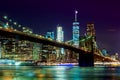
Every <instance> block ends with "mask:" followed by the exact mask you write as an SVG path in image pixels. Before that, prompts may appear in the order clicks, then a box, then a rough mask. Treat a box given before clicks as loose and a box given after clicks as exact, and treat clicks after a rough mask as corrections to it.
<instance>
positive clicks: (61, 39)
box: [56, 25, 64, 42]
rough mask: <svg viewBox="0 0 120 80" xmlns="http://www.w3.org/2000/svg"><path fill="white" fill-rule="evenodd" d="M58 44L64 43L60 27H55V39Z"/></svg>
mask: <svg viewBox="0 0 120 80" xmlns="http://www.w3.org/2000/svg"><path fill="white" fill-rule="evenodd" d="M56 40H57V41H58V42H63V41H64V32H63V30H62V27H61V26H59V25H58V26H57V39H56Z"/></svg>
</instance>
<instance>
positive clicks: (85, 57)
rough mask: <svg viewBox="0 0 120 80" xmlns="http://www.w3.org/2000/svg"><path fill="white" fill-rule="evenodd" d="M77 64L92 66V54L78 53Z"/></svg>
mask: <svg viewBox="0 0 120 80" xmlns="http://www.w3.org/2000/svg"><path fill="white" fill-rule="evenodd" d="M78 62H79V66H80V67H92V66H94V55H93V53H92V52H89V53H79V61H78Z"/></svg>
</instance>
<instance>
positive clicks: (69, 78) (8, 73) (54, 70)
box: [0, 66, 120, 80]
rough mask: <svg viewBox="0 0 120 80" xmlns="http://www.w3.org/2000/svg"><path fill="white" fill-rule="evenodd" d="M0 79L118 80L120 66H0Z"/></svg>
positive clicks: (119, 78)
mask: <svg viewBox="0 0 120 80" xmlns="http://www.w3.org/2000/svg"><path fill="white" fill-rule="evenodd" d="M0 80H120V67H78V66H43V67H39V66H0Z"/></svg>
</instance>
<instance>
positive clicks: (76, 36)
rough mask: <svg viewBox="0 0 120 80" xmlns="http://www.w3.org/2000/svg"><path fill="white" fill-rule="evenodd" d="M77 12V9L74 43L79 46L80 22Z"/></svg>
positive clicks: (74, 24) (74, 23)
mask: <svg viewBox="0 0 120 80" xmlns="http://www.w3.org/2000/svg"><path fill="white" fill-rule="evenodd" d="M77 13H78V11H76V10H75V21H74V22H73V45H74V46H75V47H79V37H80V35H79V22H78V21H77Z"/></svg>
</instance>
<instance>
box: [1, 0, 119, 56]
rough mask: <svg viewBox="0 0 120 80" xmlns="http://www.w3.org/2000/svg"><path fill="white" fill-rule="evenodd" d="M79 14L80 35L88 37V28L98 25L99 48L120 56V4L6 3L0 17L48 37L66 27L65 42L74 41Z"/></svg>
mask: <svg viewBox="0 0 120 80" xmlns="http://www.w3.org/2000/svg"><path fill="white" fill-rule="evenodd" d="M75 9H76V10H78V21H79V22H80V32H81V35H84V32H85V31H86V24H87V23H89V22H94V24H95V29H96V37H97V44H98V46H99V48H100V49H103V48H106V49H107V50H108V52H109V54H113V53H116V52H118V53H120V42H119V41H120V38H119V34H120V1H119V0H2V1H0V14H5V15H8V16H9V17H10V18H11V19H13V20H14V21H17V22H18V23H19V24H21V25H23V26H27V27H30V28H32V29H33V31H34V33H39V34H43V35H45V33H46V32H47V31H48V30H53V31H54V32H56V26H57V25H58V24H59V25H61V26H62V27H63V30H64V33H65V35H64V36H65V40H70V39H72V22H73V21H74V10H75Z"/></svg>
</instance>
